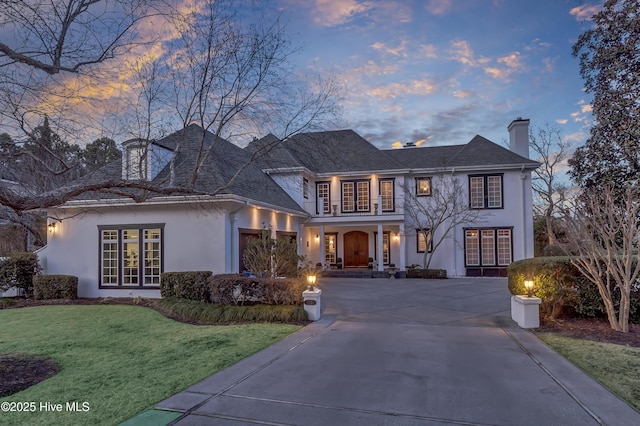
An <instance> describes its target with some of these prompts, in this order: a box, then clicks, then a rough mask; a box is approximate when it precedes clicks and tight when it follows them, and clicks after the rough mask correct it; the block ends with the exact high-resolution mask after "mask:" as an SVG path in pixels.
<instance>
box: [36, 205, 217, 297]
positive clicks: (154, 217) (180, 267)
mask: <svg viewBox="0 0 640 426" xmlns="http://www.w3.org/2000/svg"><path fill="white" fill-rule="evenodd" d="M225 214H226V213H225V212H224V211H223V210H220V209H218V208H215V207H213V206H212V205H209V206H208V207H203V206H196V205H192V204H182V205H152V206H149V205H130V206H122V207H104V208H101V209H100V212H96V209H88V210H85V212H84V213H83V212H82V211H81V210H78V209H59V210H57V211H50V212H49V215H50V216H55V217H59V218H62V219H63V220H62V221H61V222H58V223H57V224H56V230H55V233H54V234H52V235H50V236H49V241H48V244H47V247H46V250H45V252H44V255H43V257H46V273H48V274H69V275H76V276H77V277H78V295H79V297H136V296H142V297H159V296H160V291H159V290H152V289H138V288H133V287H132V288H122V289H120V288H118V289H99V288H98V282H99V274H100V265H99V259H100V241H99V239H100V233H99V231H98V226H101V225H106V226H112V225H145V224H164V235H163V250H164V252H163V261H164V265H163V271H164V272H172V271H199V270H210V271H213V272H214V273H222V272H224V271H225V256H226V253H225V249H224V241H223V240H222V239H221V238H220V236H223V235H224V227H225Z"/></svg>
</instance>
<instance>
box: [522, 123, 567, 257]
mask: <svg viewBox="0 0 640 426" xmlns="http://www.w3.org/2000/svg"><path fill="white" fill-rule="evenodd" d="M529 141H530V142H529V143H530V146H531V148H532V149H533V151H534V152H535V154H536V156H537V158H536V160H538V161H539V162H540V163H541V166H540V167H538V168H537V169H535V170H534V171H533V179H532V181H531V187H532V189H533V192H534V194H535V196H536V199H537V201H538V202H537V203H534V209H535V210H537V211H536V213H538V214H540V215H541V216H544V218H545V223H546V234H547V241H548V244H549V245H551V244H553V243H555V241H556V234H555V231H554V229H553V220H554V216H556V215H557V214H558V213H559V209H558V204H562V202H563V201H564V196H565V190H566V187H565V185H564V183H562V182H561V181H560V179H559V174H560V171H561V168H562V167H564V166H565V162H566V160H567V159H568V158H569V155H570V154H569V149H570V148H571V145H570V143H569V142H568V141H567V140H566V139H563V138H562V135H561V134H560V130H559V129H558V128H556V127H551V126H550V125H549V124H547V125H546V126H545V127H541V128H538V129H533V128H531V130H530V132H529Z"/></svg>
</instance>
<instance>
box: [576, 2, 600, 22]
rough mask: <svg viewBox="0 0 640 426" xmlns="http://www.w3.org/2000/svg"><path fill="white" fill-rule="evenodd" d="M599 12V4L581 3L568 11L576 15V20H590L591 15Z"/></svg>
mask: <svg viewBox="0 0 640 426" xmlns="http://www.w3.org/2000/svg"><path fill="white" fill-rule="evenodd" d="M598 12H600V6H599V5H596V4H582V5H580V6H576V7H574V8H573V9H571V10H570V11H569V14H571V15H573V16H575V17H576V20H577V21H578V22H582V21H590V20H591V18H592V17H593V15H595V14H596V13H598Z"/></svg>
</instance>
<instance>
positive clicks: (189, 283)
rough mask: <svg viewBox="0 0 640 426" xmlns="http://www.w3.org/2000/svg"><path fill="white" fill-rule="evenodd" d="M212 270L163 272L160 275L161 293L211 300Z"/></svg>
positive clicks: (163, 294) (201, 300)
mask: <svg viewBox="0 0 640 426" xmlns="http://www.w3.org/2000/svg"><path fill="white" fill-rule="evenodd" d="M211 274H212V272H211V271H185V272H163V273H162V274H161V275H160V295H161V296H162V297H177V298H180V299H188V300H197V301H200V302H209V301H210V300H211V294H210V292H209V283H208V281H207V280H208V279H209V277H210V276H211Z"/></svg>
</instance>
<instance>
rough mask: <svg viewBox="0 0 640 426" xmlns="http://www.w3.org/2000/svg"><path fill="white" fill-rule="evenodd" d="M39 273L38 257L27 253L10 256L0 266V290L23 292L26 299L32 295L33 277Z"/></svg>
mask: <svg viewBox="0 0 640 426" xmlns="http://www.w3.org/2000/svg"><path fill="white" fill-rule="evenodd" d="M38 273H40V265H39V264H38V255H37V254H35V253H29V252H18V253H14V254H12V255H11V256H10V257H9V259H7V260H5V261H4V262H2V264H0V290H7V289H9V288H11V287H16V288H21V289H23V290H24V294H25V296H26V297H31V296H32V295H33V276H34V275H36V274H38Z"/></svg>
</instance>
